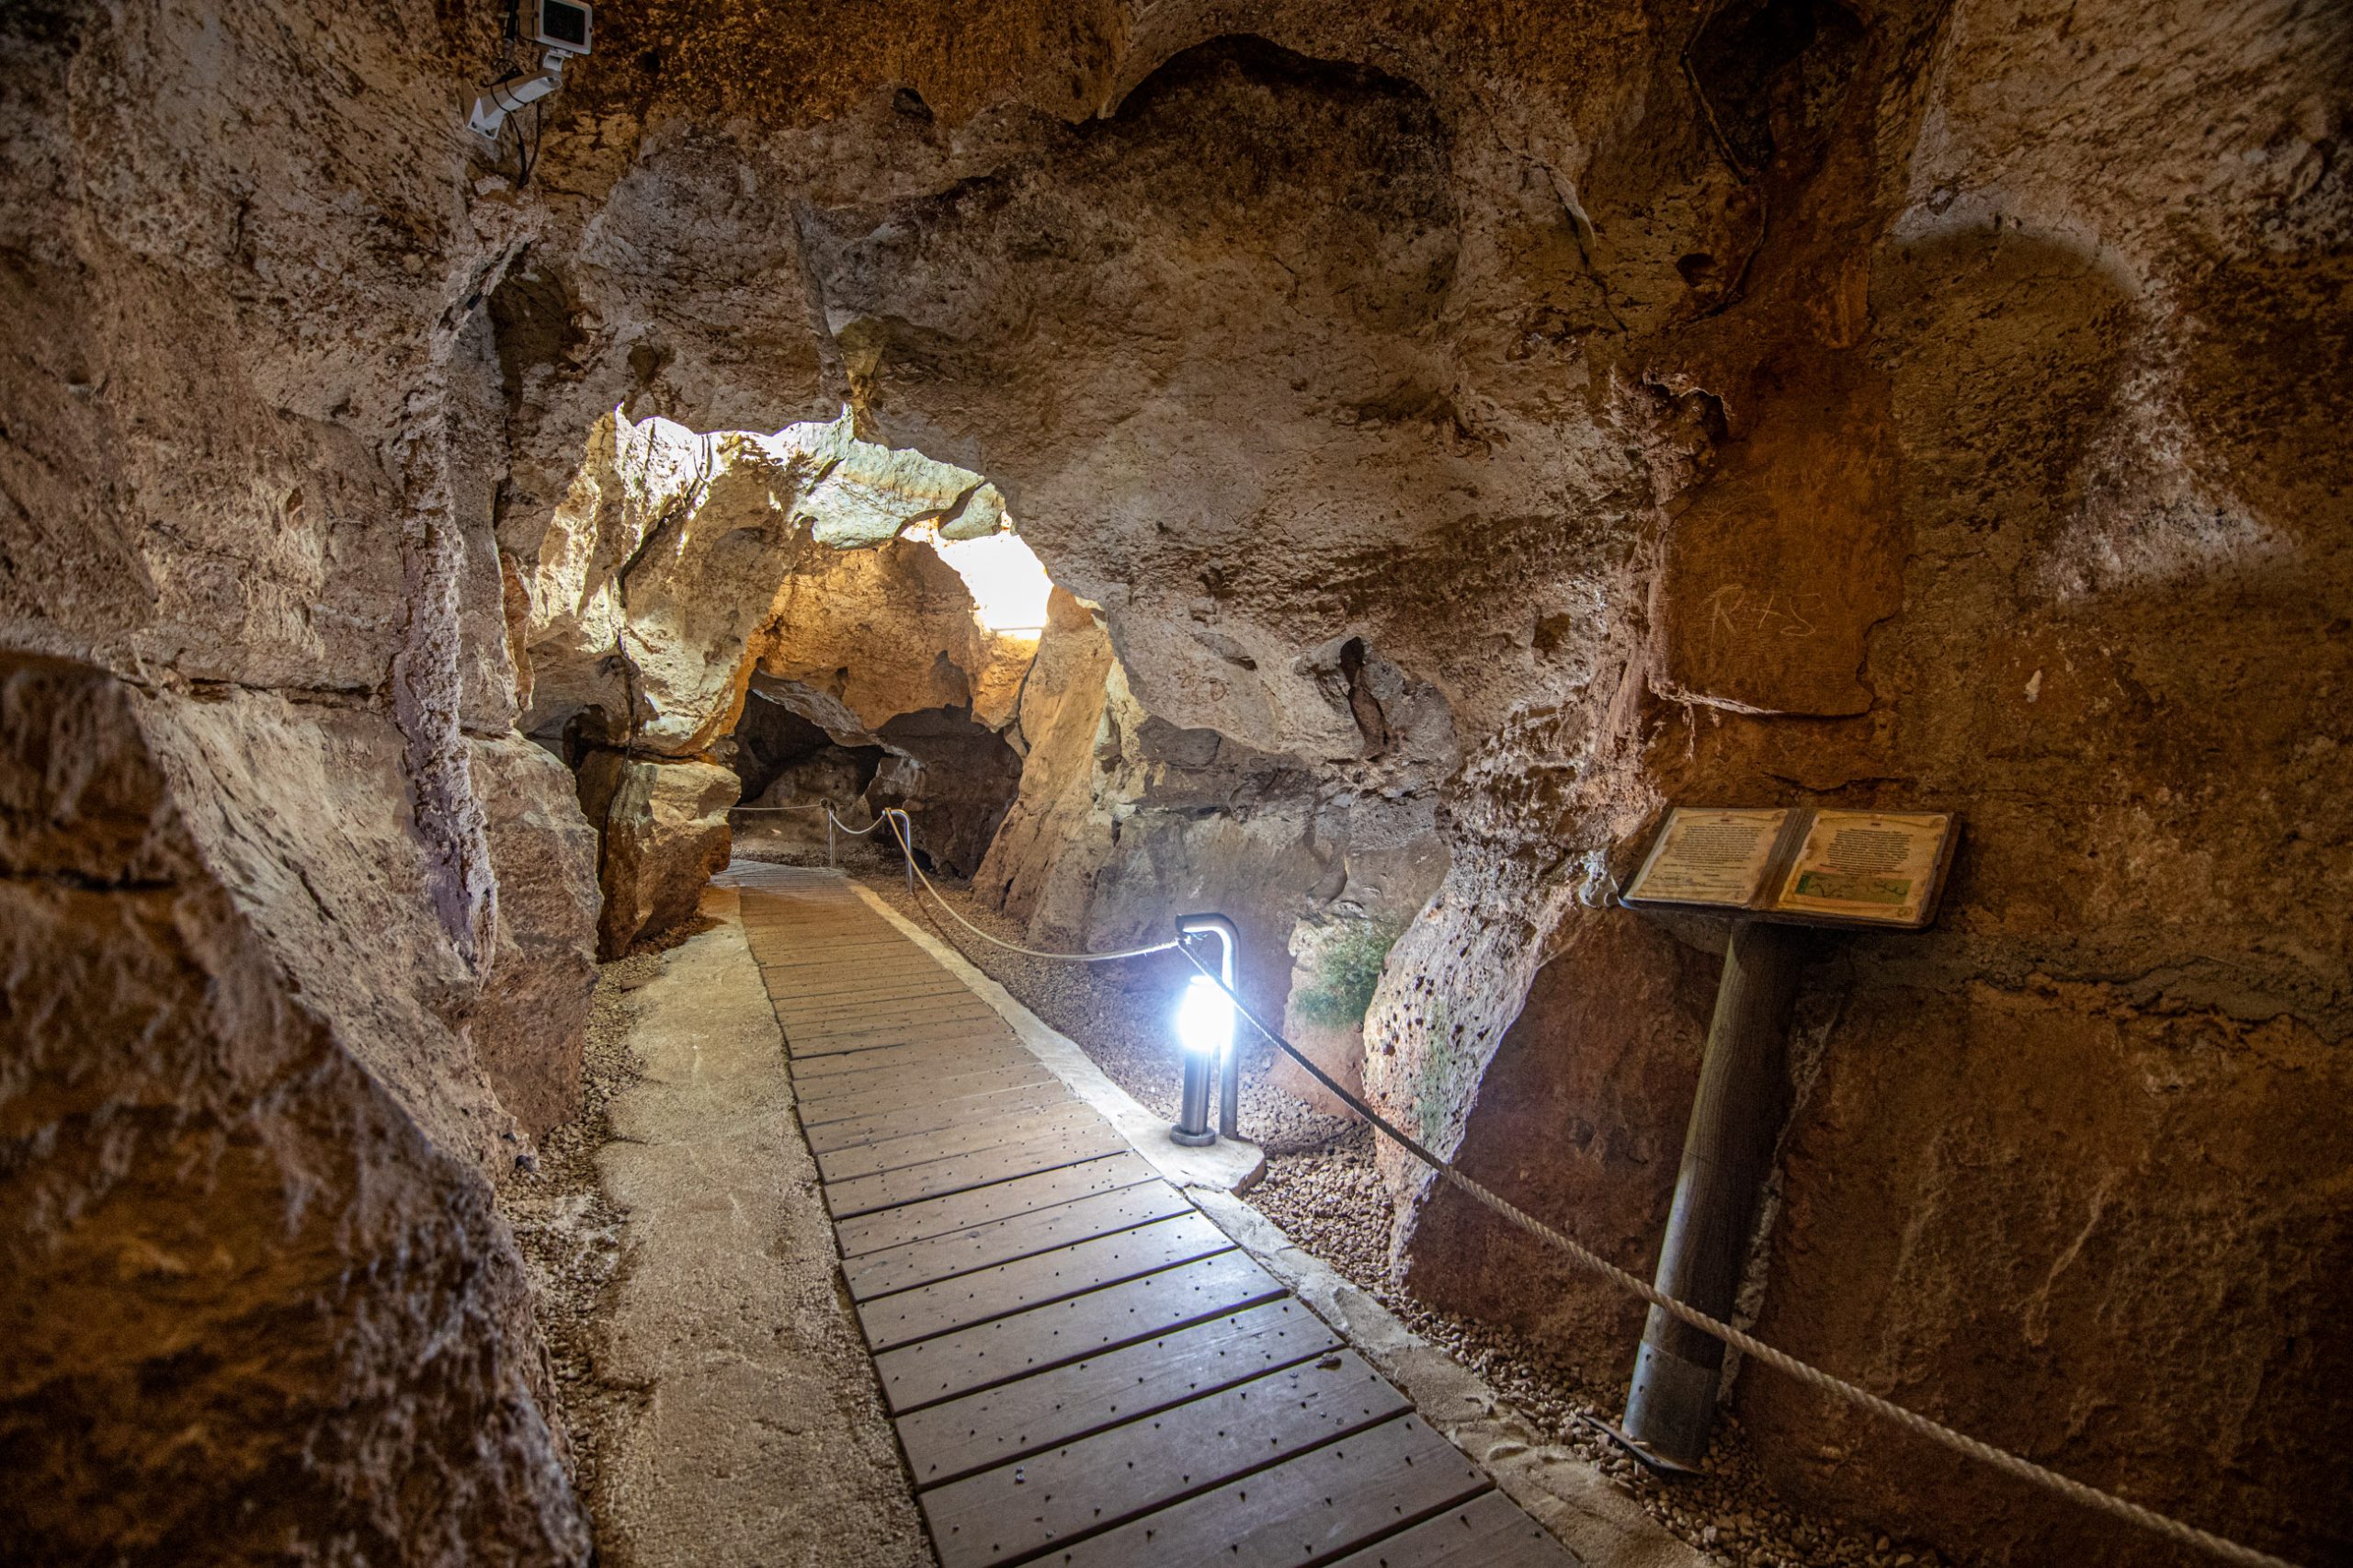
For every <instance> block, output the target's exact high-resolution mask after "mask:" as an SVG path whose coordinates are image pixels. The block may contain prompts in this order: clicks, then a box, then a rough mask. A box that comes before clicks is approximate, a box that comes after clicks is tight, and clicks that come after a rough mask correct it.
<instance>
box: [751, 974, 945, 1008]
mask: <svg viewBox="0 0 2353 1568" xmlns="http://www.w3.org/2000/svg"><path fill="white" fill-rule="evenodd" d="M770 990H771V992H772V993H773V995H772V997H771V999H772V1000H773V1001H774V1002H775V1003H776V1005H777V1006H778V1008H779V1009H784V1008H791V1009H793V1010H794V1011H797V1012H809V1013H838V1012H842V1011H844V1010H846V1009H848V1008H851V1007H855V1006H858V1004H859V1003H861V1002H910V1003H913V1002H925V1001H930V1000H934V999H936V998H938V997H942V996H970V995H972V989H971V988H970V987H969V986H966V985H965V984H963V983H961V982H960V981H959V980H957V978H956V977H955V976H954V975H952V974H949V973H947V972H945V971H941V972H938V973H933V974H908V975H874V974H861V973H858V972H857V971H855V970H852V969H847V968H845V969H828V970H826V971H824V972H823V973H821V974H818V975H815V976H813V977H812V978H810V979H808V980H805V981H797V982H795V983H793V984H792V985H791V986H790V988H789V989H788V988H784V987H781V986H772V987H770Z"/></svg>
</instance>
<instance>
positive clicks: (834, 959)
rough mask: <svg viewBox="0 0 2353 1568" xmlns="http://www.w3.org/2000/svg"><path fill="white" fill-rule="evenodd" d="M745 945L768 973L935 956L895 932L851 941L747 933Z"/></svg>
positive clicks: (925, 959)
mask: <svg viewBox="0 0 2353 1568" xmlns="http://www.w3.org/2000/svg"><path fill="white" fill-rule="evenodd" d="M745 946H746V947H748V948H750V949H752V957H753V959H754V960H755V961H756V962H757V963H758V964H759V966H760V967H761V968H762V969H764V970H773V969H787V970H811V969H829V968H834V967H835V966H838V965H840V964H842V963H843V962H845V961H846V960H853V959H856V960H881V961H887V960H889V959H891V958H892V956H893V955H897V954H904V955H906V956H907V958H908V959H910V960H922V961H923V962H925V963H931V962H932V961H933V960H932V958H931V955H930V954H928V953H926V952H925V951H924V950H923V949H921V948H918V947H916V946H915V944H914V943H913V942H910V941H908V940H907V939H906V938H905V937H902V936H900V935H899V934H898V933H897V932H895V931H890V932H883V933H881V934H879V935H876V936H871V937H858V938H856V939H854V940H850V941H840V942H824V941H813V940H812V939H810V938H808V937H779V936H777V935H775V934H774V933H773V932H767V931H763V932H756V933H755V932H746V933H745Z"/></svg>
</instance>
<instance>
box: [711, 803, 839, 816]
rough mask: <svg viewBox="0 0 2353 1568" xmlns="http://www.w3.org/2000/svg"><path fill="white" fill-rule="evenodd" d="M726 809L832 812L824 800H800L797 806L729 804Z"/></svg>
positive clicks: (737, 810) (730, 810)
mask: <svg viewBox="0 0 2353 1568" xmlns="http://www.w3.org/2000/svg"><path fill="white" fill-rule="evenodd" d="M727 809H728V811H729V812H826V813H827V814H829V815H830V814H831V813H832V812H833V808H832V807H831V806H828V805H827V804H825V802H824V801H802V802H801V804H799V805H797V806H730V807H728V808H727Z"/></svg>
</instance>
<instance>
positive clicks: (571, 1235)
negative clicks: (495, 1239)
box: [498, 953, 662, 1518]
mask: <svg viewBox="0 0 2353 1568" xmlns="http://www.w3.org/2000/svg"><path fill="white" fill-rule="evenodd" d="M661 972H662V960H661V957H660V956H659V955H658V954H655V953H643V954H639V955H636V956H633V957H631V958H625V959H616V960H613V961H612V962H611V963H608V964H603V965H600V966H598V969H597V992H596V995H595V998H594V999H593V1000H592V1001H591V1002H590V1004H589V1011H588V1038H587V1043H586V1047H585V1056H586V1062H585V1072H584V1074H583V1075H582V1078H581V1085H580V1112H579V1114H578V1115H577V1116H575V1117H574V1118H573V1119H571V1120H570V1121H567V1122H565V1123H564V1124H563V1126H561V1127H558V1128H556V1129H555V1130H554V1131H551V1132H550V1133H549V1134H548V1135H547V1136H546V1137H545V1138H542V1139H541V1140H540V1147H539V1153H538V1157H537V1159H536V1160H535V1161H534V1162H533V1163H532V1164H531V1165H529V1166H528V1167H524V1168H518V1169H517V1170H516V1171H515V1172H514V1173H513V1174H512V1175H510V1176H508V1177H507V1178H506V1180H505V1181H503V1182H502V1183H501V1184H500V1187H499V1195H498V1196H499V1202H500V1205H501V1206H502V1207H503V1208H504V1209H505V1210H506V1219H507V1222H508V1223H509V1224H511V1225H513V1226H514V1227H515V1241H516V1244H517V1247H518V1248H519V1250H520V1251H521V1252H522V1254H523V1264H524V1267H526V1268H527V1269H528V1270H529V1273H530V1277H531V1286H532V1292H533V1296H534V1298H535V1301H534V1304H535V1306H536V1307H537V1310H538V1312H539V1318H540V1332H541V1333H543V1334H544V1335H546V1336H547V1342H548V1358H549V1360H550V1362H551V1364H552V1365H553V1367H554V1369H555V1380H556V1393H557V1399H558V1403H557V1408H556V1410H555V1412H554V1415H555V1418H556V1421H557V1423H558V1425H559V1426H560V1427H561V1429H562V1430H563V1435H564V1437H565V1438H566V1439H567V1440H568V1441H569V1442H570V1444H571V1447H572V1460H573V1466H574V1483H575V1484H577V1485H578V1487H579V1488H580V1494H581V1496H582V1497H583V1498H584V1499H585V1500H586V1501H587V1504H588V1511H589V1515H590V1517H592V1518H593V1517H597V1514H598V1508H597V1499H598V1486H599V1483H600V1482H601V1479H602V1472H603V1464H604V1458H605V1449H606V1439H607V1437H608V1435H609V1434H610V1433H611V1432H612V1431H613V1430H614V1429H615V1428H616V1427H617V1426H620V1425H622V1424H624V1423H626V1421H627V1420H628V1419H630V1417H631V1416H632V1415H634V1414H635V1408H636V1401H635V1398H634V1396H633V1395H632V1394H631V1392H630V1391H627V1390H622V1389H615V1388H612V1387H609V1386H608V1385H606V1384H604V1383H601V1382H599V1381H597V1377H596V1375H595V1367H594V1364H593V1362H592V1360H591V1346H592V1343H593V1341H594V1336H595V1334H596V1329H597V1309H598V1303H599V1301H600V1300H601V1299H602V1297H603V1295H604V1292H605V1288H606V1287H607V1286H608V1285H609V1284H610V1283H611V1282H612V1278H613V1276H614V1274H615V1273H616V1272H618V1271H619V1269H620V1260H621V1222H622V1214H621V1211H620V1208H619V1206H618V1205H616V1204H615V1203H614V1202H613V1201H612V1199H610V1198H608V1197H607V1196H606V1194H605V1191H604V1188H603V1187H602V1186H601V1185H599V1183H598V1181H597V1151H598V1150H600V1149H602V1148H603V1147H604V1146H605V1145H606V1144H607V1143H608V1142H611V1141H612V1137H613V1128H612V1115H611V1112H612V1102H613V1096H616V1095H618V1094H620V1093H621V1092H622V1091H623V1090H626V1089H628V1088H629V1087H630V1086H631V1085H634V1084H636V1083H637V1082H638V1081H639V1080H640V1079H641V1078H642V1076H643V1075H644V1069H643V1065H642V1063H641V1062H638V1061H637V1059H636V1056H635V1053H634V1052H632V1051H631V1049H630V1044H629V1033H630V1026H631V1022H632V1021H633V1019H634V1017H635V1012H636V1009H635V1007H634V1006H632V1004H631V1001H630V993H631V992H632V991H634V990H636V989H637V988H638V987H640V986H642V985H644V984H645V983H648V982H649V981H651V980H653V979H654V977H655V976H657V975H659V974H660V973H661Z"/></svg>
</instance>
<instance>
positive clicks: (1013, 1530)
mask: <svg viewBox="0 0 2353 1568" xmlns="http://www.w3.org/2000/svg"><path fill="white" fill-rule="evenodd" d="M731 880H733V881H736V882H737V884H738V885H739V886H740V887H741V889H742V897H743V918H744V925H745V930H746V933H747V935H748V937H750V941H751V948H752V953H753V956H754V957H755V958H756V960H758V962H759V965H760V973H761V976H762V978H763V979H764V980H765V981H766V982H767V990H768V994H769V996H770V997H771V998H772V999H773V1001H774V1002H775V1005H776V1013H777V1018H778V1020H779V1022H780V1023H781V1024H782V1026H783V1028H784V1034H785V1041H786V1050H787V1052H788V1054H789V1055H790V1063H791V1069H792V1075H793V1081H794V1091H795V1095H796V1097H797V1099H798V1101H799V1109H800V1114H801V1124H802V1127H803V1128H804V1130H805V1131H806V1132H807V1135H808V1139H809V1144H810V1148H811V1149H812V1151H813V1153H815V1155H816V1158H817V1165H818V1171H819V1175H820V1176H821V1177H822V1179H823V1182H824V1194H825V1201H826V1204H827V1206H828V1209H829V1210H830V1212H831V1213H832V1215H833V1217H834V1223H835V1233H836V1235H837V1236H838V1238H839V1241H840V1244H841V1254H842V1274H843V1278H844V1280H845V1282H846V1283H847V1288H848V1291H849V1295H850V1298H851V1300H852V1301H853V1302H855V1304H856V1308H857V1312H858V1323H859V1325H860V1327H861V1328H862V1329H863V1330H864V1332H865V1335H866V1340H867V1345H868V1348H869V1349H870V1352H871V1353H872V1355H873V1357H874V1368H875V1373H876V1376H877V1379H878V1381H879V1382H880V1384H881V1391H882V1398H883V1402H884V1404H885V1406H886V1408H887V1409H888V1410H889V1412H890V1414H891V1416H892V1422H893V1424H894V1425H895V1426H896V1427H897V1430H898V1434H899V1442H900V1446H901V1447H902V1449H904V1452H905V1455H906V1460H907V1468H908V1471H909V1473H910V1474H911V1475H912V1476H913V1478H914V1481H915V1492H916V1498H917V1501H918V1502H919V1503H920V1504H921V1506H922V1508H923V1514H924V1517H925V1520H926V1523H927V1524H928V1525H929V1527H930V1529H931V1535H932V1540H933V1543H934V1544H935V1546H936V1547H937V1548H938V1552H939V1560H940V1562H941V1563H942V1564H943V1568H987V1565H991V1564H999V1563H1003V1564H1012V1563H1022V1562H1042V1563H1051V1564H1074V1565H1080V1564H1083V1565H1088V1568H1175V1565H1179V1564H1188V1563H1199V1564H1204V1565H1206V1564H1211V1563H1215V1564H1222V1565H1226V1568H1276V1565H1284V1568H1302V1565H1306V1564H1314V1563H1339V1564H1346V1565H1347V1568H1421V1565H1432V1568H1435V1565H1439V1564H1443V1565H1446V1568H1574V1565H1575V1562H1576V1560H1575V1559H1574V1558H1573V1557H1572V1556H1571V1555H1570V1554H1569V1553H1568V1552H1567V1551H1564V1550H1563V1548H1562V1547H1561V1546H1560V1545H1559V1544H1558V1543H1556V1542H1555V1541H1554V1540H1552V1538H1551V1537H1550V1536H1549V1535H1547V1534H1545V1533H1544V1531H1543V1530H1542V1529H1540V1528H1538V1526H1537V1525H1536V1524H1535V1523H1534V1522H1533V1521H1531V1520H1530V1519H1529V1517H1528V1516H1527V1515H1526V1514H1524V1513H1522V1512H1521V1511H1520V1510H1519V1508H1518V1506H1516V1505H1514V1504H1512V1503H1511V1502H1510V1501H1509V1500H1507V1499H1506V1498H1505V1497H1504V1496H1503V1495H1502V1494H1500V1493H1498V1492H1496V1491H1495V1488H1494V1485H1493V1483H1491V1482H1490V1481H1489V1480H1488V1478H1487V1477H1486V1475H1485V1474H1484V1473H1483V1472H1482V1471H1479V1470H1478V1469H1477V1468H1476V1467H1474V1466H1473V1465H1472V1464H1471V1463H1470V1462H1469V1461H1468V1460H1465V1459H1464V1458H1463V1457H1462V1455H1461V1453H1460V1452H1458V1451H1457V1450H1456V1449H1454V1448H1453V1447H1452V1446H1451V1445H1450V1444H1449V1443H1448V1442H1447V1441H1446V1440H1445V1439H1444V1438H1442V1437H1439V1436H1438V1434H1436V1433H1435V1432H1433V1431H1431V1430H1430V1429H1429V1428H1428V1427H1427V1426H1425V1425H1424V1424H1423V1423H1422V1422H1421V1421H1420V1420H1419V1419H1418V1418H1417V1417H1416V1416H1415V1415H1414V1413H1413V1408H1412V1406H1411V1405H1410V1404H1408V1403H1406V1401H1405V1400H1404V1398H1403V1397H1402V1396H1401V1395H1400V1394H1399V1393H1398V1392H1397V1391H1396V1390H1394V1389H1392V1388H1391V1387H1390V1386H1389V1384H1388V1383H1387V1382H1385V1381H1383V1380H1382V1379H1381V1376H1380V1375H1379V1374H1378V1373H1377V1372H1375V1371H1374V1370H1373V1369H1371V1368H1370V1366H1368V1365H1367V1364H1366V1363H1365V1362H1364V1361H1363V1360H1362V1359H1361V1358H1359V1357H1358V1356H1357V1355H1356V1353H1355V1352H1353V1351H1351V1350H1349V1349H1348V1348H1347V1346H1345V1345H1344V1344H1342V1343H1341V1341H1340V1340H1339V1339H1338V1337H1337V1336H1336V1335H1334V1334H1333V1333H1332V1332H1331V1331H1330V1330H1329V1329H1328V1328H1326V1327H1325V1326H1324V1324H1323V1323H1322V1322H1321V1321H1320V1320H1319V1319H1317V1318H1316V1316H1315V1315H1314V1314H1313V1312H1309V1311H1308V1310H1307V1309H1306V1308H1305V1307H1304V1306H1303V1305H1302V1304H1301V1303H1300V1302H1299V1301H1297V1300H1296V1299H1294V1298H1293V1297H1292V1296H1291V1294H1290V1292H1289V1291H1288V1290H1284V1289H1283V1287H1282V1286H1281V1284H1280V1283H1279V1282H1278V1281H1277V1280H1276V1279H1275V1278H1274V1277H1273V1276H1272V1275H1270V1274H1268V1273H1267V1271H1266V1270H1265V1269H1263V1268H1261V1267H1259V1266H1258V1265H1257V1264H1256V1262H1255V1261H1253V1260H1252V1258H1251V1257H1250V1256H1249V1255H1248V1254H1246V1253H1245V1252H1243V1251H1241V1250H1240V1249H1239V1248H1237V1247H1236V1246H1235V1245H1234V1244H1233V1242H1232V1241H1231V1240H1230V1239H1228V1238H1227V1236H1226V1235H1225V1233H1223V1232H1222V1231H1220V1230H1219V1229H1218V1228H1217V1227H1216V1226H1215V1225H1213V1224H1211V1222H1210V1221H1209V1220H1208V1219H1207V1218H1206V1217H1204V1216H1203V1215H1202V1214H1201V1213H1200V1212H1199V1210H1196V1209H1195V1208H1194V1207H1193V1205H1192V1203H1191V1202H1190V1201H1189V1200H1188V1199H1186V1197H1185V1195H1184V1194H1183V1193H1182V1192H1180V1191H1179V1190H1177V1189H1176V1187H1172V1186H1170V1185H1169V1184H1168V1183H1167V1182H1165V1181H1164V1180H1162V1179H1161V1178H1160V1177H1159V1176H1158V1175H1157V1174H1156V1173H1155V1172H1154V1168H1153V1167H1152V1165H1150V1164H1148V1163H1147V1162H1146V1161H1145V1160H1143V1159H1142V1157H1141V1156H1140V1155H1138V1154H1137V1153H1135V1151H1134V1150H1133V1149H1132V1148H1131V1146H1130V1145H1129V1144H1128V1142H1126V1141H1125V1140H1124V1139H1123V1138H1121V1137H1120V1134H1119V1133H1118V1132H1117V1131H1114V1130H1113V1129H1112V1127H1111V1125H1110V1123H1109V1122H1108V1121H1106V1120H1105V1119H1103V1118H1102V1117H1101V1116H1100V1115H1098V1114H1097V1112H1096V1111H1095V1110H1094V1109H1093V1108H1090V1107H1088V1106H1087V1105H1086V1104H1085V1103H1084V1102H1082V1101H1081V1100H1080V1099H1078V1097H1077V1096H1074V1094H1072V1093H1071V1092H1070V1090H1069V1089H1067V1088H1066V1087H1064V1086H1063V1084H1062V1083H1061V1082H1060V1080H1058V1079H1056V1078H1055V1077H1054V1076H1053V1075H1052V1074H1050V1073H1048V1072H1047V1071H1046V1070H1045V1068H1044V1067H1043V1066H1041V1065H1040V1063H1039V1062H1038V1061H1037V1059H1036V1058H1034V1057H1033V1056H1031V1055H1030V1053H1029V1051H1027V1050H1026V1049H1024V1048H1023V1046H1022V1045H1021V1043H1020V1041H1019V1040H1017V1038H1016V1037H1015V1035H1014V1033H1013V1031H1012V1029H1011V1028H1008V1027H1007V1026H1006V1024H1005V1022H1004V1021H1003V1020H1002V1019H1001V1018H999V1017H997V1015H996V1014H995V1012H993V1011H992V1010H991V1009H990V1008H989V1007H988V1006H986V1005H985V1004H983V1002H982V1001H981V1000H980V998H979V997H977V996H975V995H973V994H972V993H971V992H970V991H968V990H966V989H965V988H964V986H963V985H962V984H961V983H960V982H958V981H957V980H956V978H955V977H954V976H953V975H952V974H950V973H949V971H947V970H946V969H944V968H942V967H941V966H940V965H939V964H938V963H937V962H936V961H935V960H933V959H932V958H931V957H930V955H929V954H927V953H926V952H925V951H924V950H923V949H922V948H920V947H918V946H917V945H916V944H915V943H914V942H912V941H909V940H908V939H907V938H906V937H904V935H902V934H901V933H900V932H899V931H898V930H897V929H896V928H895V927H894V926H892V925H891V924H890V923H889V922H888V921H886V920H884V919H882V918H881V916H880V915H876V914H875V913H873V912H872V911H871V910H870V909H869V908H868V907H867V906H866V904H865V903H862V902H861V901H860V900H859V899H858V897H857V895H856V894H855V893H853V892H851V891H850V890H849V889H848V888H847V886H846V885H845V884H844V883H843V882H842V881H840V880H839V879H837V878H835V877H833V876H830V875H828V874H825V873H821V872H809V871H794V870H789V869H778V868H760V869H751V868H746V867H742V866H738V867H737V868H735V872H734V874H733V877H732V878H731Z"/></svg>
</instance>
